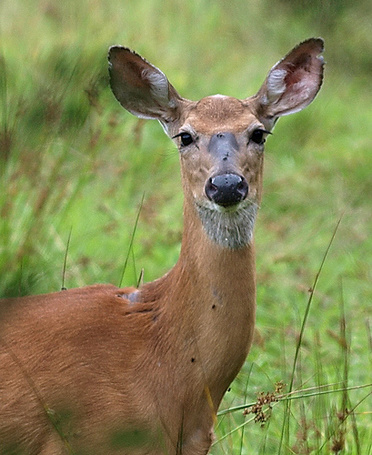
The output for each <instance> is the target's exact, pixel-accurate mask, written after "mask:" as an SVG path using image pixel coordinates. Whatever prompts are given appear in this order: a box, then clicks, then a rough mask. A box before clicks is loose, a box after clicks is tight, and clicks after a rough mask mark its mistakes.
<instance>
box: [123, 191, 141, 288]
mask: <svg viewBox="0 0 372 455" xmlns="http://www.w3.org/2000/svg"><path fill="white" fill-rule="evenodd" d="M144 199H145V193H143V195H142V199H141V202H140V205H139V208H138V212H137V216H136V220H135V222H134V226H133V231H132V235H131V238H130V242H129V247H128V252H127V256H126V258H125V261H124V266H123V271H122V273H121V278H120V281H119V288H120V287H122V283H123V280H124V275H125V271H126V269H127V266H128V261H129V257H130V255H131V252H132V249H133V242H134V236H135V234H136V231H137V226H138V220H139V217H140V214H141V210H142V207H143V201H144Z"/></svg>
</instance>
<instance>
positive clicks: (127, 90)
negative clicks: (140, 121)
mask: <svg viewBox="0 0 372 455" xmlns="http://www.w3.org/2000/svg"><path fill="white" fill-rule="evenodd" d="M108 60H109V73H110V85H111V90H112V91H113V93H114V95H115V97H116V99H117V100H118V101H119V102H120V104H121V105H122V106H123V107H124V108H125V109H127V110H128V111H129V112H131V113H132V114H134V115H136V116H137V117H141V118H150V119H156V120H159V121H160V122H161V123H162V124H163V125H164V126H165V127H166V125H167V123H169V122H172V121H174V120H175V119H176V118H177V116H178V115H177V111H178V106H179V104H180V101H181V100H182V98H181V97H180V96H179V95H178V93H177V91H176V90H175V88H174V87H173V86H172V85H171V84H170V83H169V82H168V79H167V77H166V76H165V74H164V73H163V72H162V71H160V70H159V69H158V68H156V67H155V66H153V65H151V63H149V62H147V61H146V60H145V59H143V58H142V57H141V56H140V55H138V54H136V53H135V52H133V51H131V50H130V49H127V48H125V47H121V46H112V47H111V48H110V50H109V55H108Z"/></svg>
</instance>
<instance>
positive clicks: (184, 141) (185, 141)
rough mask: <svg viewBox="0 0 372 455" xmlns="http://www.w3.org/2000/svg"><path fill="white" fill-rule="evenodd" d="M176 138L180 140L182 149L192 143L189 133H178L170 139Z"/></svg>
mask: <svg viewBox="0 0 372 455" xmlns="http://www.w3.org/2000/svg"><path fill="white" fill-rule="evenodd" d="M176 137H179V138H181V146H182V147H187V146H188V145H190V144H192V143H193V142H194V139H193V138H192V136H191V134H190V133H186V132H183V133H179V134H176V135H175V136H173V138H172V139H175V138H176Z"/></svg>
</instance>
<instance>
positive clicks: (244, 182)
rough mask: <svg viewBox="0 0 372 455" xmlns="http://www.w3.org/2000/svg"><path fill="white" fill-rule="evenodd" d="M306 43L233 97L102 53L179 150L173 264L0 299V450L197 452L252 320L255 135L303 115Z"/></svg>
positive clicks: (113, 52) (258, 158)
mask: <svg viewBox="0 0 372 455" xmlns="http://www.w3.org/2000/svg"><path fill="white" fill-rule="evenodd" d="M322 51H323V41H322V40H321V39H315V38H313V39H309V40H307V41H305V42H303V43H301V44H299V45H298V46H297V47H296V48H294V49H293V50H292V51H291V52H290V53H289V54H288V55H287V56H286V57H285V58H284V59H283V60H281V61H280V62H279V63H277V64H276V65H275V66H274V67H273V68H272V69H271V71H270V72H269V74H268V76H267V78H266V80H265V82H264V84H263V86H262V87H261V89H260V90H259V91H258V93H257V94H256V95H254V96H252V97H250V98H246V99H244V100H238V99H236V98H232V97H227V96H221V95H216V96H208V97H206V98H203V99H201V100H200V101H197V102H195V101H189V100H187V99H185V98H182V97H181V96H180V95H179V94H178V93H177V91H176V90H175V89H174V88H173V86H172V85H170V83H169V82H168V79H167V78H166V76H165V75H164V74H163V73H162V72H161V71H160V70H158V69H157V68H156V67H154V66H153V65H151V64H150V63H148V62H147V61H146V60H144V59H143V58H141V57H140V56H139V55H137V54H135V53H134V52H132V51H130V50H129V49H126V48H123V47H119V46H115V47H112V48H111V49H110V53H109V62H110V75H111V88H112V91H113V92H114V94H115V96H116V98H117V99H118V100H119V102H120V103H121V104H122V106H123V107H124V108H125V109H127V110H128V111H129V112H131V113H132V114H135V115H137V116H138V117H144V118H150V119H157V120H159V122H160V123H161V124H162V126H163V128H164V130H165V131H166V133H167V134H168V135H169V136H170V137H171V138H172V139H173V140H174V142H175V143H176V144H177V146H178V148H179V154H180V162H181V170H182V183H183V192H184V231H183V238H182V247H181V253H180V257H179V260H178V262H177V264H176V265H175V266H174V268H173V269H172V270H170V271H169V273H167V274H166V275H165V276H163V277H162V278H160V279H158V280H156V281H154V282H152V283H146V284H144V285H142V286H141V287H140V288H139V289H134V288H125V289H118V288H117V287H115V286H112V285H96V286H88V287H84V288H81V289H71V290H68V291H61V292H56V293H52V294H46V295H40V296H32V297H24V298H19V299H18V298H16V299H9V300H4V301H3V302H2V304H1V307H0V308H1V325H0V453H1V454H18V453H19V454H28V455H30V454H35V455H36V454H38V455H56V454H58V455H59V454H61V455H62V454H68V453H74V454H78V455H84V454H90V455H91V454H100V455H108V454H119V453H120V454H138V455H145V454H146V455H160V454H161V455H201V454H206V453H207V452H208V450H209V448H210V445H211V441H212V436H213V423H214V420H215V416H216V412H217V408H218V406H219V403H220V401H221V399H222V397H223V395H224V393H225V391H226V389H227V388H228V386H229V384H230V383H231V381H232V380H233V379H234V377H235V376H236V374H237V373H238V371H239V369H240V368H241V366H242V364H243V362H244V360H245V358H246V356H247V353H248V350H249V348H250V345H251V342H252V335H253V329H254V322H255V305H256V304H255V293H256V289H255V288H256V282H255V281H256V280H255V256H254V245H253V227H254V223H255V219H256V214H257V209H258V207H259V204H260V200H261V192H262V169H263V151H264V142H265V138H266V135H267V134H268V133H269V132H270V130H271V129H272V128H273V126H274V124H275V122H276V120H277V119H278V118H279V117H280V116H282V115H286V114H291V113H293V112H296V111H299V110H301V109H303V108H304V107H306V106H307V105H308V104H309V103H310V102H311V101H312V100H313V99H314V97H315V95H316V94H317V92H318V90H319V88H320V86H321V83H322V78H323V58H322V57H321V55H320V54H321V53H322Z"/></svg>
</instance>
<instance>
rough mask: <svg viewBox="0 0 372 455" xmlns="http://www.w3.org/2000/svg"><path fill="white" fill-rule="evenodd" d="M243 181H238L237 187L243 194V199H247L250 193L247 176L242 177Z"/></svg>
mask: <svg viewBox="0 0 372 455" xmlns="http://www.w3.org/2000/svg"><path fill="white" fill-rule="evenodd" d="M241 179H242V180H241V182H240V183H238V185H237V187H236V189H237V191H238V192H239V193H240V194H241V196H242V200H243V199H245V198H246V197H247V195H248V183H247V181H246V179H245V178H243V177H242V178H241Z"/></svg>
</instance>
